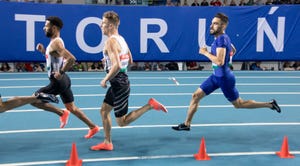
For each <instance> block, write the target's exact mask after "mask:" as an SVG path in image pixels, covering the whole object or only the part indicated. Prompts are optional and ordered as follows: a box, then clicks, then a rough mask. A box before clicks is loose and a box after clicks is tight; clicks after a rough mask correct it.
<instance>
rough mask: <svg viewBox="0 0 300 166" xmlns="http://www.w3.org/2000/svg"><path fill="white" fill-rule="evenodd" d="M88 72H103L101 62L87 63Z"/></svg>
mask: <svg viewBox="0 0 300 166" xmlns="http://www.w3.org/2000/svg"><path fill="white" fill-rule="evenodd" d="M88 71H103V64H102V62H92V63H88Z"/></svg>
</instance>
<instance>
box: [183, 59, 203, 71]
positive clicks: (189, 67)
mask: <svg viewBox="0 0 300 166" xmlns="http://www.w3.org/2000/svg"><path fill="white" fill-rule="evenodd" d="M186 68H187V70H202V69H203V68H204V67H203V66H200V65H198V64H197V62H195V61H191V62H186Z"/></svg>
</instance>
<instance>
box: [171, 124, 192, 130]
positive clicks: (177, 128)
mask: <svg viewBox="0 0 300 166" xmlns="http://www.w3.org/2000/svg"><path fill="white" fill-rule="evenodd" d="M172 129H173V130H177V131H181V130H186V131H190V130H191V129H190V126H186V125H185V124H184V123H181V124H179V125H178V126H173V127H172Z"/></svg>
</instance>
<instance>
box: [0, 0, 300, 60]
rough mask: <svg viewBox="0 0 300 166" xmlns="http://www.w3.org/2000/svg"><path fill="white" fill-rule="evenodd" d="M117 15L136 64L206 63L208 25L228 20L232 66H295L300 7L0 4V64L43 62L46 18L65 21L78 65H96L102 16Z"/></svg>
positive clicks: (69, 46) (298, 55) (209, 40)
mask: <svg viewBox="0 0 300 166" xmlns="http://www.w3.org/2000/svg"><path fill="white" fill-rule="evenodd" d="M107 10H114V11H116V12H117V13H119V15H120V19H121V25H120V29H119V30H120V34H121V35H123V36H124V37H125V39H126V40H127V42H128V45H129V47H130V49H131V51H132V53H133V58H134V60H135V61H207V59H206V57H204V56H201V55H199V54H198V50H199V47H200V46H204V45H207V46H209V45H210V44H211V43H212V41H213V37H212V36H210V35H209V26H210V23H211V19H212V18H213V17H214V15H215V14H216V13H217V12H223V13H225V14H227V15H228V16H229V21H230V23H229V25H228V28H227V32H226V33H227V34H229V36H230V37H231V40H232V42H233V43H234V45H235V46H236V48H237V55H236V56H235V57H234V60H235V61H251V60H252V61H253V60H260V61H279V60H280V61H289V60H300V49H299V45H300V39H299V36H300V31H299V27H300V12H299V11H300V6H299V5H294V6H286V5H282V6H248V7H230V6H228V7H165V6H158V7H147V6H136V7H133V6H98V5H65V4H64V5H63V4H37V3H12V2H10V3H7V2H0V21H1V26H0V30H1V32H2V34H1V38H0V49H1V55H0V61H44V57H43V56H42V55H40V54H39V53H38V52H37V51H36V50H35V46H36V44H37V43H39V42H41V43H43V44H44V45H47V44H48V42H49V39H47V38H46V37H45V35H44V32H43V26H44V23H45V18H46V17H47V16H50V15H56V16H59V17H61V18H62V20H63V21H64V27H63V29H62V31H61V36H62V38H63V39H64V41H65V45H66V47H67V49H69V50H70V51H71V52H72V53H73V54H74V55H75V56H76V58H77V60H78V61H99V60H100V59H101V58H102V48H103V43H104V40H105V38H106V37H105V36H102V32H101V29H100V23H101V21H102V20H101V18H102V14H103V13H104V12H105V11H107Z"/></svg>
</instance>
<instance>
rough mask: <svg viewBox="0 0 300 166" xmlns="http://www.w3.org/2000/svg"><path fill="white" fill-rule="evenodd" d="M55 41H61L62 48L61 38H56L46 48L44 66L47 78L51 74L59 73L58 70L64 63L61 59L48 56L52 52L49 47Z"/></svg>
mask: <svg viewBox="0 0 300 166" xmlns="http://www.w3.org/2000/svg"><path fill="white" fill-rule="evenodd" d="M55 40H61V42H62V44H63V46H64V41H63V40H62V38H60V37H57V38H55V39H53V40H52V41H51V42H50V43H49V44H48V46H47V48H46V52H45V57H46V66H47V71H48V77H49V78H50V76H51V75H52V74H53V72H59V71H60V69H61V68H62V67H63V63H64V58H63V57H55V56H53V55H51V54H50V51H52V50H51V48H50V46H51V44H52V42H53V41H55Z"/></svg>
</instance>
